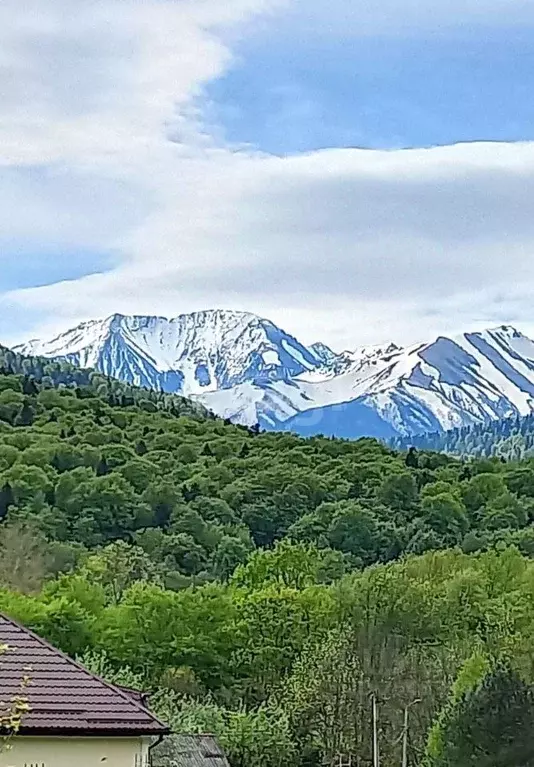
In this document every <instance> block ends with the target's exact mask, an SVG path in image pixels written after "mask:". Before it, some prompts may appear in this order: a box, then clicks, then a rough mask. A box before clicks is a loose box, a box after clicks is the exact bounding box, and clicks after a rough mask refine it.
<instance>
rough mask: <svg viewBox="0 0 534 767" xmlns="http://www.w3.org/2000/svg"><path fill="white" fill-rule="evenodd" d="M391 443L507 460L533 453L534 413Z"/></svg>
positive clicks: (393, 445) (394, 445)
mask: <svg viewBox="0 0 534 767" xmlns="http://www.w3.org/2000/svg"><path fill="white" fill-rule="evenodd" d="M391 445H392V447H394V448H396V449H398V450H407V449H408V448H410V447H415V448H417V449H418V450H436V451H438V452H444V453H450V454H452V455H465V456H469V455H471V456H485V457H492V456H496V457H499V458H505V459H506V460H520V459H522V458H529V457H534V415H527V416H524V417H523V418H503V419H501V420H499V421H488V422H486V423H482V424H476V425H475V426H468V427H464V428H463V429H451V430H450V431H445V432H441V433H439V432H434V433H430V434H420V435H417V436H413V437H404V438H395V439H393V440H391Z"/></svg>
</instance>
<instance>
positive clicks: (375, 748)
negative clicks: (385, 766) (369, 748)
mask: <svg viewBox="0 0 534 767" xmlns="http://www.w3.org/2000/svg"><path fill="white" fill-rule="evenodd" d="M371 705H372V711H373V767H380V753H379V750H378V706H377V704H376V695H375V694H374V693H373V694H372V695H371Z"/></svg>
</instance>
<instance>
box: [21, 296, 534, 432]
mask: <svg viewBox="0 0 534 767" xmlns="http://www.w3.org/2000/svg"><path fill="white" fill-rule="evenodd" d="M17 351H21V352H23V353H27V354H40V355H43V356H47V357H55V358H60V359H65V360H68V361H69V362H72V363H74V364H78V365H82V366H86V367H95V368H97V369H98V370H101V371H102V372H104V373H106V374H108V375H111V376H115V377H118V378H121V379H123V380H125V381H128V382H131V383H135V384H138V385H142V386H147V387H151V388H155V389H161V390H163V391H176V392H181V393H183V394H185V395H187V396H191V397H192V398H194V399H197V400H199V401H200V402H201V403H202V404H204V405H205V406H206V407H208V408H210V409H212V410H213V411H214V412H215V413H217V414H219V415H221V416H223V417H225V418H231V419H232V420H234V421H236V422H239V423H243V424H247V425H253V424H255V423H260V425H261V426H263V427H264V428H268V429H289V430H294V431H297V432H299V433H301V434H316V433H326V434H335V435H338V436H344V437H359V436H364V435H365V436H383V437H390V436H394V435H396V434H402V435H409V434H416V433H420V432H425V431H440V430H443V429H448V428H452V427H455V426H464V425H469V424H472V423H477V422H480V421H484V420H488V419H496V418H503V417H508V416H513V415H525V414H527V413H530V412H532V411H533V410H534V341H532V340H530V339H529V338H527V337H526V336H524V335H522V334H521V333H520V332H518V331H517V330H515V329H514V328H512V327H509V326H501V327H499V328H495V329H493V330H487V331H483V332H479V333H465V334H463V335H459V336H455V337H451V338H446V337H439V338H437V339H436V340H434V341H433V342H431V343H428V344H418V345H415V346H412V347H409V348H406V349H402V348H400V347H399V346H396V345H395V344H393V343H386V344H383V345H380V346H368V347H362V348H360V349H357V350H356V351H354V352H343V353H341V354H337V353H336V352H334V351H332V349H330V348H329V347H328V346H326V345H325V344H321V343H316V344H313V345H312V346H310V347H306V346H304V345H303V344H301V343H299V342H298V341H297V340H296V339H295V338H293V337H292V336H290V335H288V334H287V333H285V332H284V331H283V330H281V329H280V328H278V327H276V325H274V324H273V323H272V322H269V321H268V320H265V319H262V318H260V317H257V316H256V315H253V314H248V313H244V312H232V311H223V310H213V311H206V312H196V313H193V314H185V315H181V316H179V317H176V318H175V319H171V320H168V319H165V318H162V317H125V316H122V315H114V316H113V317H110V318H108V319H107V320H102V321H94V322H87V323H84V324H82V325H80V326H79V327H77V328H75V329H73V330H70V331H68V332H67V333H64V334H63V335H61V336H58V338H56V339H54V340H52V341H49V342H42V341H31V342H29V343H28V344H25V345H24V346H22V347H19V348H18V349H17Z"/></svg>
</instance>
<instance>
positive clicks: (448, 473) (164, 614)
mask: <svg viewBox="0 0 534 767" xmlns="http://www.w3.org/2000/svg"><path fill="white" fill-rule="evenodd" d="M0 362H1V365H0V367H1V371H0V520H1V523H2V527H1V530H0V536H1V537H0V555H1V556H0V610H2V611H4V612H7V613H9V614H10V615H13V616H14V617H15V618H17V619H19V620H21V621H22V622H23V623H24V624H26V625H28V626H29V627H31V628H33V629H34V630H35V631H37V632H38V633H40V634H41V635H43V636H45V637H47V638H48V639H49V640H50V641H52V642H53V643H54V644H56V645H57V646H60V647H61V648H62V649H64V650H65V651H66V652H68V653H70V654H71V655H73V656H77V657H79V658H80V659H81V660H82V661H83V662H84V663H85V664H86V665H88V666H89V667H91V668H92V669H94V670H95V671H97V672H98V673H100V674H102V675H103V676H105V677H107V678H108V679H110V680H111V681H115V682H117V683H121V684H125V685H130V686H132V687H137V688H139V689H144V690H148V691H150V692H151V701H152V706H153V707H154V709H155V710H156V711H157V712H158V713H159V714H160V715H161V716H162V717H163V718H165V719H167V720H168V721H169V722H170V723H171V724H172V725H173V726H174V727H175V728H176V729H177V730H178V731H212V732H215V733H216V734H218V735H219V736H220V738H221V740H222V742H223V743H224V745H225V746H226V748H227V750H228V753H229V755H230V759H231V763H232V767H257V765H258V764H261V765H262V767H325V765H326V767H334V766H337V765H339V757H340V756H342V755H344V754H345V755H348V754H351V755H352V756H353V757H354V760H355V761H354V763H357V764H359V765H361V767H365V766H366V765H370V764H371V761H372V759H371V756H372V754H371V744H372V718H371V713H370V712H371V700H372V696H374V697H375V700H376V704H377V712H378V719H377V730H378V741H379V744H380V750H381V757H382V758H381V764H382V765H384V767H389V765H396V764H400V763H401V759H402V750H403V745H404V743H403V741H404V740H405V741H406V747H407V752H408V761H409V764H413V765H415V764H421V765H423V764H424V765H428V767H442V766H443V767H445V766H446V765H451V767H452V765H453V764H454V765H456V766H457V765H463V764H465V765H467V764H469V765H470V764H473V763H478V762H474V761H473V754H474V753H475V754H476V753H478V752H477V751H476V749H479V750H480V753H486V752H487V751H488V749H489V748H490V746H489V745H488V738H489V734H488V733H491V737H493V739H494V741H495V742H496V743H501V741H502V743H508V740H507V737H508V736H507V733H509V732H510V731H512V732H514V733H515V745H514V749H515V750H514V751H513V753H512V750H510V753H508V751H506V749H505V751H504V752H503V753H501V756H502V759H501V761H499V762H498V764H499V765H501V764H502V765H508V764H510V767H512V765H516V764H528V763H530V762H528V760H525V759H524V758H523V756H524V752H522V751H520V750H517V749H520V748H523V749H527V750H528V748H529V747H530V746H529V744H530V742H531V734H530V733H531V731H532V723H533V722H534V719H533V716H534V705H533V703H532V700H533V694H532V690H531V685H532V684H533V683H534V650H533V649H532V642H531V636H532V631H533V628H534V611H533V609H532V608H533V606H534V562H532V561H531V559H530V557H531V556H533V555H534V526H533V524H532V522H533V520H534V459H533V460H529V459H527V460H522V461H509V462H505V461H503V460H501V459H499V458H492V459H488V458H475V459H471V460H460V459H457V458H454V457H452V456H448V455H444V454H439V453H432V452H427V451H417V450H413V449H412V450H409V451H408V452H405V453H399V452H396V451H394V450H393V449H391V448H390V447H387V446H384V445H382V444H380V443H378V442H376V441H374V440H368V439H365V440H360V441H358V442H348V441H342V440H333V439H326V438H323V437H316V438H312V439H306V440H305V439H302V438H299V437H296V436H294V435H291V434H287V433H282V434H276V433H269V434H258V433H257V431H256V430H247V429H245V428H242V427H237V426H232V425H229V424H226V423H223V422H222V421H220V420H218V419H215V418H214V417H212V416H209V415H208V414H207V413H205V411H202V410H201V409H198V408H196V407H194V406H191V405H190V404H189V403H187V401H185V400H182V399H181V398H178V397H168V396H167V395H160V394H153V393H152V394H151V393H149V392H145V391H143V390H138V389H135V388H134V387H125V386H124V385H123V384H119V383H118V382H113V381H110V380H108V379H105V378H103V377H102V376H98V375H97V374H95V373H91V372H90V371H74V372H73V371H71V370H70V369H69V368H68V366H67V367H63V366H59V365H56V364H55V363H46V362H44V361H43V360H25V359H24V358H17V357H14V356H11V353H4V355H3V357H2V358H0ZM503 700H508V701H509V700H513V701H514V702H515V703H514V706H509V707H508V708H509V709H510V711H509V712H508V713H506V711H504V710H502V708H503V704H502V701H503ZM407 716H408V717H409V724H408V727H405V722H406V717H407ZM492 717H493V718H492ZM462 723H463V724H462ZM468 724H469V726H468ZM460 725H461V726H460ZM529 727H530V728H531V729H530V731H529V729H528V728H529ZM404 733H406V738H403V735H404ZM499 738H500V740H499ZM485 739H486V740H485ZM502 743H501V745H502ZM499 748H501V746H499ZM473 749H475V751H473ZM501 751H502V749H501ZM517 759H519V761H517ZM514 760H515V761H514ZM521 760H522V761H521ZM493 763H494V762H491V761H486V762H480V764H488V765H491V764H493ZM495 764H497V762H495Z"/></svg>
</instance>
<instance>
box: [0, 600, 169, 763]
mask: <svg viewBox="0 0 534 767" xmlns="http://www.w3.org/2000/svg"><path fill="white" fill-rule="evenodd" d="M0 646H2V647H3V648H4V650H3V652H2V654H1V655H0V702H1V703H2V704H3V706H4V711H5V710H6V706H8V705H9V702H10V701H11V700H13V698H14V696H17V695H18V694H20V685H21V681H22V680H23V679H24V678H25V677H26V678H27V680H28V681H27V685H26V686H25V688H24V691H23V696H24V698H25V699H26V702H27V704H28V707H29V710H28V711H27V713H26V714H25V715H24V716H23V718H22V723H21V727H20V730H19V733H18V734H17V735H16V737H14V738H13V739H12V741H11V743H10V750H9V751H4V752H3V753H0V767H97V765H98V767H148V765H149V764H150V753H151V750H152V747H153V746H154V745H155V744H156V743H157V742H158V741H160V740H161V739H162V737H163V736H164V735H165V734H167V732H168V729H167V728H166V727H165V725H163V724H162V723H161V722H160V721H158V720H157V719H156V718H155V717H154V716H153V715H152V714H151V713H150V712H149V711H148V710H147V709H146V707H145V705H144V703H143V700H142V697H141V696H140V695H139V693H133V691H128V690H126V689H121V688H118V687H115V686H113V685H111V684H108V683H107V682H105V681H103V680H102V679H99V678H98V677H96V676H95V675H94V674H91V673H90V672H89V671H87V670H86V669H84V668H83V667H82V666H80V665H79V664H78V663H76V662H75V661H73V660H71V659H70V658H69V657H67V656H66V655H64V654H63V653H62V652H60V651H59V650H56V649H55V648H54V647H52V646H51V645H50V644H48V643H47V642H45V641H44V640H43V639H41V638H39V637H38V636H37V635H36V634H33V633H32V632H31V631H28V630H27V629H25V628H23V627H22V626H20V625H19V624H18V623H16V622H15V621H13V620H11V619H10V618H7V617H6V616H3V615H1V614H0ZM0 705H1V704H0Z"/></svg>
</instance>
